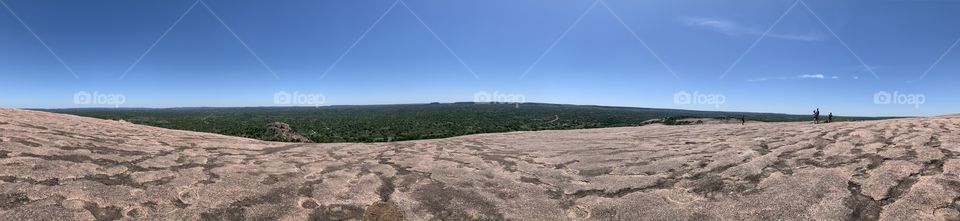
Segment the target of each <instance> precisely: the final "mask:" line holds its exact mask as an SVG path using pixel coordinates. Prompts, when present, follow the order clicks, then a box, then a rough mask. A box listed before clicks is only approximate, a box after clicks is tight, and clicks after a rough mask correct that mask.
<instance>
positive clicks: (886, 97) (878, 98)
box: [873, 91, 893, 104]
mask: <svg viewBox="0 0 960 221" xmlns="http://www.w3.org/2000/svg"><path fill="white" fill-rule="evenodd" d="M873 103H874V104H891V103H893V95H892V94H890V92H886V91H880V92H877V93H876V94H873Z"/></svg>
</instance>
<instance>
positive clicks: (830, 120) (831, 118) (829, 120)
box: [827, 112, 833, 123]
mask: <svg viewBox="0 0 960 221" xmlns="http://www.w3.org/2000/svg"><path fill="white" fill-rule="evenodd" d="M827 123H833V112H830V115H827Z"/></svg>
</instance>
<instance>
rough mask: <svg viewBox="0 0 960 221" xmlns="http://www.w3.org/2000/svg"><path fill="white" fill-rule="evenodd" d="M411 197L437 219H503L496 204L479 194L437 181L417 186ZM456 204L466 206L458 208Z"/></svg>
mask: <svg viewBox="0 0 960 221" xmlns="http://www.w3.org/2000/svg"><path fill="white" fill-rule="evenodd" d="M413 197H414V199H416V200H417V201H419V202H420V203H421V205H422V206H423V207H422V208H421V209H423V210H426V211H427V212H428V213H430V214H432V215H433V216H434V217H433V218H434V219H437V220H504V219H505V218H504V217H503V214H500V212H499V211H498V210H497V207H496V205H495V204H493V203H491V202H489V201H487V200H485V199H484V198H483V196H481V195H480V194H477V193H474V192H470V191H465V190H458V189H456V188H453V187H447V186H446V185H444V184H443V183H439V182H431V183H428V184H425V185H422V186H419V187H418V188H417V189H416V190H415V191H414V192H413ZM456 205H463V206H468V207H465V208H458V207H455V206H456ZM468 210H469V211H468Z"/></svg>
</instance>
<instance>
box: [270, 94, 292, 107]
mask: <svg viewBox="0 0 960 221" xmlns="http://www.w3.org/2000/svg"><path fill="white" fill-rule="evenodd" d="M292 102H293V98H292V97H291V95H290V93H288V92H286V91H279V92H277V93H274V94H273V104H276V105H290V104H292Z"/></svg>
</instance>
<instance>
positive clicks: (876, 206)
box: [843, 181, 883, 221]
mask: <svg viewBox="0 0 960 221" xmlns="http://www.w3.org/2000/svg"><path fill="white" fill-rule="evenodd" d="M847 190H849V191H850V196H849V197H847V198H846V199H844V200H843V204H844V205H845V206H846V207H847V208H849V209H850V210H851V211H850V213H849V214H847V217H846V219H844V220H852V221H866V220H879V219H880V212H881V211H882V210H883V207H882V206H881V204H880V202H878V201H875V200H873V198H870V196H867V195H864V194H863V193H862V192H861V188H860V184H857V183H855V182H853V181H848V182H847Z"/></svg>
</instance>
